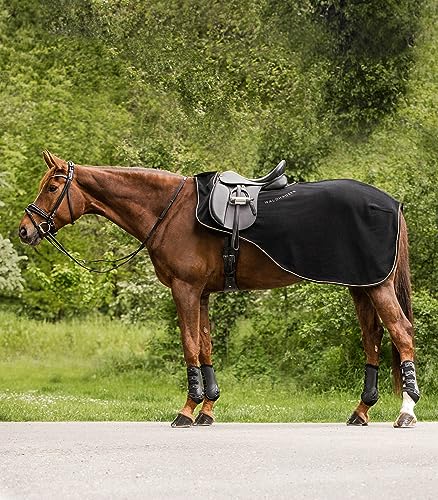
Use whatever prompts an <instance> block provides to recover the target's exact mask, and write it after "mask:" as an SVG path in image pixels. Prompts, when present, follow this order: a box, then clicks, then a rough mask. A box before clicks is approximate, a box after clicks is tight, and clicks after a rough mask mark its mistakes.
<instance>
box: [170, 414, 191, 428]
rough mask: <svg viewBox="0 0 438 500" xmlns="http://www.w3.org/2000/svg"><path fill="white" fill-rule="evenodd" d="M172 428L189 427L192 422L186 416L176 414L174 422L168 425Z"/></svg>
mask: <svg viewBox="0 0 438 500" xmlns="http://www.w3.org/2000/svg"><path fill="white" fill-rule="evenodd" d="M170 425H171V426H172V427H180V428H184V427H186V428H187V427H191V426H192V425H193V420H192V419H191V418H190V417H187V415H183V414H182V413H178V415H177V416H176V418H175V420H174V421H173V422H172V423H171V424H170Z"/></svg>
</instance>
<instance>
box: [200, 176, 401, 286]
mask: <svg viewBox="0 0 438 500" xmlns="http://www.w3.org/2000/svg"><path fill="white" fill-rule="evenodd" d="M214 175H215V172H207V173H204V174H199V175H197V176H195V178H196V184H197V192H198V204H197V207H196V218H197V220H198V221H199V222H200V223H201V224H202V225H203V226H205V227H207V228H209V229H211V230H214V231H222V232H225V233H230V232H231V231H228V230H226V229H224V228H222V227H221V226H220V225H218V224H217V223H216V222H215V221H214V220H213V219H212V217H211V216H210V212H209V208H208V198H209V194H210V191H211V188H212V181H213V178H214ZM401 208H402V206H401V203H400V202H398V201H397V200H394V199H393V198H391V196H389V195H388V194H386V193H384V192H383V191H380V190H379V189H377V188H375V187H373V186H369V185H368V184H364V183H362V182H358V181H353V180H348V179H340V180H330V181H321V182H303V183H296V184H290V185H288V186H287V187H285V188H284V189H281V190H275V191H262V192H260V194H259V199H258V204H257V210H258V213H257V219H256V221H255V223H254V224H253V225H252V226H251V227H249V228H248V229H245V230H244V231H241V232H240V238H241V239H243V240H245V241H248V242H250V243H252V244H254V245H256V246H257V247H258V248H260V249H261V250H262V251H263V252H264V253H265V254H266V255H267V256H268V257H269V258H270V259H272V260H273V261H274V262H275V263H276V264H277V265H278V266H279V267H281V268H282V269H284V270H285V271H287V272H290V273H292V274H295V275H296V276H299V277H301V278H304V279H306V280H310V281H316V282H320V283H334V284H340V285H351V286H370V285H376V284H378V283H381V282H382V281H384V280H385V279H386V278H387V277H388V276H389V274H390V273H391V272H392V270H393V269H394V266H395V263H396V258H397V248H398V236H399V226H400V212H401ZM254 271H255V272H257V270H254Z"/></svg>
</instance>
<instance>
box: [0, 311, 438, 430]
mask: <svg viewBox="0 0 438 500" xmlns="http://www.w3.org/2000/svg"><path fill="white" fill-rule="evenodd" d="M0 328H1V334H0V356H1V359H2V360H1V361H0V420H3V421H68V420H89V421H96V420H99V421H102V420H131V421H171V420H173V418H174V417H175V415H176V413H177V412H178V410H179V408H180V407H181V405H182V404H183V402H184V400H185V391H186V389H185V371H184V369H183V367H181V370H179V372H180V373H178V376H175V375H170V374H166V373H165V371H164V370H161V371H160V372H159V373H154V370H152V369H150V368H148V367H147V363H144V367H142V363H138V360H144V359H145V357H144V349H145V348H147V346H148V345H149V342H150V339H151V337H152V335H154V334H155V332H156V329H157V327H156V326H155V325H154V326H153V328H152V329H151V325H150V326H149V328H147V327H144V326H141V327H132V326H126V325H124V324H121V323H118V322H108V321H105V322H104V321H103V320H102V319H94V320H89V321H81V322H78V321H72V322H63V323H58V324H50V323H41V322H37V321H29V320H20V319H18V318H17V317H15V316H14V315H12V314H7V313H1V314H0ZM14 332H15V336H14ZM140 352H141V353H143V354H142V355H143V358H142V357H141V354H140ZM133 359H134V362H132V360H133ZM139 366H140V368H139ZM155 371H156V370H155ZM218 379H219V382H220V386H221V390H222V396H221V398H220V400H219V402H218V404H217V406H216V410H215V411H216V417H217V420H218V421H220V422H231V421H233V422H303V421H307V422H344V421H345V420H346V419H347V417H348V416H349V415H350V413H351V411H352V410H353V408H354V407H355V405H356V403H357V400H358V397H359V394H355V393H351V392H338V391H332V392H329V393H325V394H318V393H315V392H312V391H302V390H298V389H297V388H296V386H293V385H291V384H286V383H284V384H281V385H273V384H272V383H271V382H269V381H268V380H245V381H238V380H237V379H236V378H235V377H234V376H233V375H232V374H231V373H230V372H229V371H228V372H227V371H225V372H222V373H221V372H219V373H218ZM437 403H438V396H423V399H422V400H421V402H420V404H419V405H418V410H417V416H418V418H419V419H421V420H436V419H437V418H438V415H437V410H436V408H437V407H438V405H437ZM399 408H400V399H399V398H396V397H394V396H393V395H392V394H385V393H384V394H382V397H381V400H380V401H379V403H378V404H377V405H376V407H375V408H374V409H373V411H372V418H373V420H378V421H392V420H393V419H394V418H395V417H396V415H397V414H398V410H399Z"/></svg>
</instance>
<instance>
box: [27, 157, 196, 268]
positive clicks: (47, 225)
mask: <svg viewBox="0 0 438 500" xmlns="http://www.w3.org/2000/svg"><path fill="white" fill-rule="evenodd" d="M67 166H68V170H67V175H65V174H55V175H53V176H52V177H63V178H64V179H65V184H64V186H63V188H62V191H61V194H60V195H59V196H58V199H57V200H56V202H55V205H54V206H53V208H52V210H50V212H49V213H47V212H46V211H45V210H43V209H42V208H40V207H38V206H37V205H35V202H34V203H30V204H29V205H28V206H27V207H26V208H25V209H24V211H25V212H26V214H27V215H28V216H29V219H30V220H31V222H32V224H33V225H34V227H35V229H36V230H37V231H38V234H39V235H40V236H41V239H43V238H46V239H47V240H48V241H49V243H50V244H51V245H53V246H54V247H55V248H56V249H57V250H59V251H60V252H61V253H63V254H64V255H66V256H67V257H68V258H70V259H71V260H72V261H73V262H75V263H76V264H78V265H79V266H80V267H82V268H84V269H86V270H87V271H90V272H93V273H109V272H110V271H113V270H114V269H117V268H119V267H121V266H123V265H124V264H127V263H128V262H129V261H131V260H132V259H133V258H134V257H135V256H136V255H137V254H138V253H139V252H140V251H141V250H143V248H145V246H146V245H147V243H148V242H149V240H150V239H151V237H152V236H153V234H154V233H155V231H156V229H157V228H158V226H159V225H160V224H161V222H162V221H163V220H164V218H165V216H166V214H167V212H168V211H169V209H170V207H171V206H172V205H173V203H174V202H175V200H176V198H177V197H178V195H179V193H180V191H181V190H182V188H183V187H184V184H185V182H186V180H187V177H186V176H184V177H183V179H182V181H181V182H180V184H179V186H178V188H177V189H176V191H175V193H174V194H173V196H172V198H171V199H170V200H169V203H168V204H167V205H166V207H165V208H164V209H163V211H162V212H161V214H160V215H159V216H158V218H157V220H156V221H155V222H154V224H153V225H152V227H151V229H150V230H149V232H148V234H147V235H146V238H145V239H144V240H143V242H142V243H141V244H140V246H139V247H138V248H137V249H136V250H134V251H133V252H131V253H130V254H128V255H125V256H124V257H120V258H119V259H114V260H104V259H97V260H88V261H86V260H78V259H76V258H75V257H74V256H73V255H72V254H71V253H70V252H69V251H68V250H67V249H66V248H65V247H64V246H63V245H62V243H60V242H59V241H58V240H57V239H56V234H57V229H56V225H55V220H54V219H55V215H56V211H57V210H58V208H59V207H60V205H61V203H62V201H63V200H64V198H65V197H67V203H68V209H69V212H70V221H71V224H74V223H75V221H74V217H73V211H72V207H71V200H70V190H69V188H70V186H71V183H72V181H73V175H74V170H75V164H74V163H73V162H72V161H69V162H67ZM33 214H36V215H38V216H39V217H42V219H43V220H42V222H40V223H39V224H38V223H37V221H36V220H35V218H34V216H33ZM86 262H88V263H97V262H100V263H107V264H112V266H111V267H109V268H108V269H95V268H92V267H88V266H87V265H86V264H85V263H86Z"/></svg>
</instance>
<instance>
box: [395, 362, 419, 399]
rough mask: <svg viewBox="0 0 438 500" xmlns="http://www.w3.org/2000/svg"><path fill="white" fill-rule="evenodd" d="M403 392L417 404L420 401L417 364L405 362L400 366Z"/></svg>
mask: <svg viewBox="0 0 438 500" xmlns="http://www.w3.org/2000/svg"><path fill="white" fill-rule="evenodd" d="M400 370H401V376H402V382H403V389H402V391H403V392H406V393H407V394H409V396H410V397H411V398H412V400H413V401H414V402H415V403H417V402H418V400H419V399H420V390H419V389H418V385H417V376H416V373H415V364H414V362H413V361H403V363H402V364H401V365H400Z"/></svg>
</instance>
